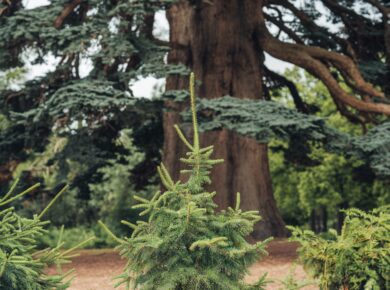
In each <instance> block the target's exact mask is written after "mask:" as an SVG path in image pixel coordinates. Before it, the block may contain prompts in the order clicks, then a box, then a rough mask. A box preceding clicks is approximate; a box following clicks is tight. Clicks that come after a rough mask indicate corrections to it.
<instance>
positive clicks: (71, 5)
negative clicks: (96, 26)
mask: <svg viewBox="0 0 390 290" xmlns="http://www.w3.org/2000/svg"><path fill="white" fill-rule="evenodd" d="M82 2H83V0H73V1H72V2H71V3H69V4H68V5H66V6H65V8H64V9H63V10H62V11H61V13H60V15H58V16H57V18H56V20H55V21H54V27H55V28H57V29H59V28H61V26H62V24H63V23H64V21H65V19H66V17H68V15H69V14H71V13H72V12H73V10H74V9H75V8H76V7H77V6H79V5H80V4H81V3H82Z"/></svg>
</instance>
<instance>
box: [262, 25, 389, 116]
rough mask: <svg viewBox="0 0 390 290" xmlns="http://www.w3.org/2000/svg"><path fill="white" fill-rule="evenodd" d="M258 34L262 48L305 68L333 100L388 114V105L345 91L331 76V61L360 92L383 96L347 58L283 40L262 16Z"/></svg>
mask: <svg viewBox="0 0 390 290" xmlns="http://www.w3.org/2000/svg"><path fill="white" fill-rule="evenodd" d="M258 37H259V42H260V45H261V47H262V48H263V49H264V51H266V52H267V53H269V54H270V55H272V56H274V57H276V58H278V59H281V60H284V61H287V62H290V63H293V64H295V65H297V66H300V67H302V68H304V69H306V70H307V71H308V72H310V73H311V74H313V75H314V76H316V77H317V78H318V79H320V80H321V81H322V82H323V83H324V84H325V85H326V86H327V88H328V90H329V92H330V94H331V95H332V97H333V98H334V99H336V100H338V101H340V102H342V103H344V104H346V105H348V106H350V107H352V108H355V109H357V110H359V111H361V112H371V113H381V114H386V115H390V105H388V104H383V103H372V102H368V101H364V100H361V99H358V98H356V97H355V96H353V95H351V94H349V93H347V92H346V91H345V90H344V89H343V88H342V87H341V86H340V84H339V83H338V81H337V80H336V79H335V78H334V76H333V75H332V73H331V71H330V69H329V67H328V66H327V65H326V64H325V63H327V62H330V63H331V64H332V65H334V66H335V67H336V68H337V69H338V70H340V71H342V72H343V74H344V75H345V76H347V77H348V78H349V79H350V81H351V83H352V84H353V85H354V87H355V88H356V89H358V90H359V91H360V92H363V93H364V94H367V95H370V96H372V97H382V98H383V97H384V94H383V93H382V92H380V91H378V90H376V89H375V88H374V87H373V86H372V85H371V84H370V83H368V82H366V81H365V80H364V79H363V77H362V76H361V74H360V71H359V69H358V68H357V67H356V65H355V63H354V62H353V61H352V59H350V58H349V57H347V56H345V55H342V54H339V53H335V52H330V51H327V50H325V49H322V48H320V47H314V46H306V45H300V44H292V43H285V42H282V41H280V40H278V39H276V38H275V37H273V36H272V35H271V34H270V33H269V31H268V29H267V27H266V25H265V22H264V19H262V24H261V25H260V27H259V33H258Z"/></svg>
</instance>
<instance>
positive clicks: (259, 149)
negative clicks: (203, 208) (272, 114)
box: [164, 0, 286, 239]
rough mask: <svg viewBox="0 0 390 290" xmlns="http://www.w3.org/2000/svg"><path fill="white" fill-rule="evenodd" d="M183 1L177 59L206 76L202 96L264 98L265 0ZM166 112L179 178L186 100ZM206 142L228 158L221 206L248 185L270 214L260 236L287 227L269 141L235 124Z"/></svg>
mask: <svg viewBox="0 0 390 290" xmlns="http://www.w3.org/2000/svg"><path fill="white" fill-rule="evenodd" d="M190 2H197V3H198V4H190ZM204 2H206V1H180V2H179V3H178V4H176V5H174V6H172V7H171V8H170V9H169V11H168V13H167V15H168V21H169V24H170V42H171V46H172V50H171V52H170V54H169V57H168V62H169V63H171V64H177V63H183V64H185V65H187V66H189V67H190V68H191V69H192V70H193V71H194V72H195V74H196V78H197V80H198V81H200V83H201V84H200V86H199V87H198V89H197V94H198V96H199V97H201V98H218V97H222V96H225V95H230V96H234V97H238V98H248V99H261V98H262V96H263V93H262V65H263V63H262V62H263V53H262V51H261V49H260V47H259V46H258V41H257V40H258V37H257V35H256V33H257V31H258V27H259V20H260V19H261V17H259V16H260V13H261V1H258V0H245V1H242V0H214V1H212V2H213V4H207V3H204ZM187 88H188V81H187V78H186V77H181V76H177V75H175V76H171V77H169V78H168V79H167V86H166V89H167V90H182V89H187ZM167 107H168V111H167V112H166V113H165V114H164V134H165V136H164V137H165V144H164V163H165V165H166V166H167V168H168V170H169V171H170V172H171V174H172V176H174V177H175V178H176V179H177V178H179V170H180V168H181V164H179V162H178V159H179V157H181V156H183V155H184V153H185V152H186V148H184V146H183V144H181V141H180V140H179V138H178V137H177V136H176V133H175V132H174V129H173V125H174V124H175V123H180V116H179V114H178V111H180V109H181V107H180V106H178V105H176V104H173V103H172V102H170V103H167ZM201 143H202V145H203V146H208V145H211V144H213V145H215V153H214V157H215V158H223V159H224V160H225V162H224V163H223V164H222V165H217V166H216V167H215V168H214V170H213V171H212V176H211V177H212V180H213V185H212V189H213V190H216V191H217V192H218V194H217V197H216V202H217V204H218V205H219V207H220V208H226V207H228V206H231V205H233V204H234V203H235V198H236V192H240V193H241V196H242V197H241V200H242V201H241V207H242V209H245V210H249V209H251V210H253V209H255V210H259V211H260V214H261V216H262V221H261V222H260V223H258V224H257V225H256V228H255V232H254V234H253V237H254V238H256V239H260V238H264V237H268V236H271V235H272V236H275V237H283V236H285V235H286V230H285V225H284V223H283V220H282V218H281V216H280V214H279V211H278V209H277V207H276V202H275V199H274V197H273V193H272V185H271V177H270V172H269V165H268V157H267V146H266V145H264V144H258V143H257V142H256V141H254V140H251V139H249V138H244V137H241V136H238V135H237V134H235V133H233V132H229V131H227V130H221V131H218V132H208V133H205V134H202V136H201Z"/></svg>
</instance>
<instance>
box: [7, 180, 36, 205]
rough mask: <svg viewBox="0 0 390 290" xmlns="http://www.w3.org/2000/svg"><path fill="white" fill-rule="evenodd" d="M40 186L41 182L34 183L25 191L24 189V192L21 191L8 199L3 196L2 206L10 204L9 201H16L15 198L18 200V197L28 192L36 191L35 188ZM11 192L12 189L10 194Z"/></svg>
mask: <svg viewBox="0 0 390 290" xmlns="http://www.w3.org/2000/svg"><path fill="white" fill-rule="evenodd" d="M39 186H40V183H37V184H34V185H33V186H31V187H29V188H27V189H26V190H25V191H23V192H21V193H19V194H17V195H15V196H14V197H11V198H8V199H7V200H5V198H3V199H2V200H1V201H0V206H3V205H6V204H8V203H10V202H12V201H14V200H16V199H18V198H20V197H22V196H24V195H26V194H28V193H30V192H32V191H34V190H35V189H36V188H38V187H39ZM7 194H8V193H7ZM11 194H12V191H10V193H9V196H10V195H11ZM9 196H8V197H9Z"/></svg>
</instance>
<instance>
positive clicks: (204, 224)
mask: <svg viewBox="0 0 390 290" xmlns="http://www.w3.org/2000/svg"><path fill="white" fill-rule="evenodd" d="M190 95H191V111H192V125H193V140H192V143H191V142H190V141H189V140H188V139H187V138H186V137H185V135H184V133H183V132H182V130H181V129H180V127H179V126H177V125H176V126H175V129H176V131H177V134H178V136H179V137H180V139H181V140H182V141H183V143H184V144H185V145H186V147H187V148H188V150H189V152H188V153H187V154H186V156H185V158H181V159H180V160H181V162H183V163H184V164H186V165H187V166H188V167H189V169H186V170H183V171H182V172H181V173H182V174H188V175H189V176H188V179H187V181H186V182H181V181H174V180H173V179H172V177H171V176H170V174H169V172H168V170H167V168H166V167H165V166H164V165H163V164H161V165H160V166H159V167H158V173H159V175H160V178H161V182H162V184H163V186H164V187H165V188H166V191H165V192H163V193H161V192H157V193H156V194H155V195H154V196H153V198H152V199H151V200H147V199H144V198H142V197H138V196H135V197H134V198H135V199H136V200H137V201H138V202H139V204H137V205H135V206H134V208H138V209H141V210H142V212H141V213H140V216H146V217H147V219H146V220H145V221H138V222H137V223H136V224H132V223H129V222H127V221H123V224H125V225H128V226H129V227H130V228H131V229H132V231H133V232H132V235H131V236H130V237H127V238H124V239H119V238H116V237H114V238H115V239H116V240H117V241H118V242H119V249H120V254H121V255H122V256H123V257H124V258H126V259H127V261H128V262H127V265H126V267H125V272H124V273H123V274H122V275H120V276H119V277H118V279H119V282H118V284H117V285H116V286H119V285H122V284H125V285H126V286H127V289H130V288H131V289H142V290H147V289H150V290H151V289H159V290H160V289H172V290H195V289H199V290H205V289H212V290H219V289H220V290H229V289H230V290H242V289H262V286H264V285H265V278H264V276H263V277H262V278H261V279H260V280H259V282H258V283H257V284H256V285H246V284H245V283H244V282H243V278H244V276H245V274H246V273H247V269H248V267H249V266H250V265H251V264H252V263H254V262H255V261H257V260H258V259H259V257H260V255H261V254H266V251H265V250H264V248H265V245H266V243H267V241H264V242H258V243H256V244H249V243H248V242H247V241H246V239H245V238H246V237H247V236H248V235H249V234H250V233H251V232H252V231H253V226H254V224H255V223H256V222H258V221H259V220H260V216H259V214H258V212H257V211H242V210H241V209H240V194H239V193H238V194H237V204H236V206H235V207H234V208H230V207H229V208H228V209H227V210H223V211H220V212H217V211H216V208H217V205H216V204H215V203H214V201H213V197H214V196H215V195H216V192H208V191H207V190H206V189H205V186H206V185H208V184H210V183H211V180H210V177H209V176H210V170H211V169H212V167H213V166H214V165H217V164H219V163H221V162H223V160H220V159H211V155H212V153H213V146H209V147H206V148H201V147H200V142H199V133H198V122H197V115H196V109H195V102H196V99H195V78H194V74H191V77H190ZM100 223H101V222H100ZM101 225H102V226H103V227H104V228H106V227H105V226H104V224H102V223H101ZM106 230H107V231H108V232H109V234H110V235H113V234H112V233H111V232H110V231H109V230H108V229H107V228H106Z"/></svg>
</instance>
